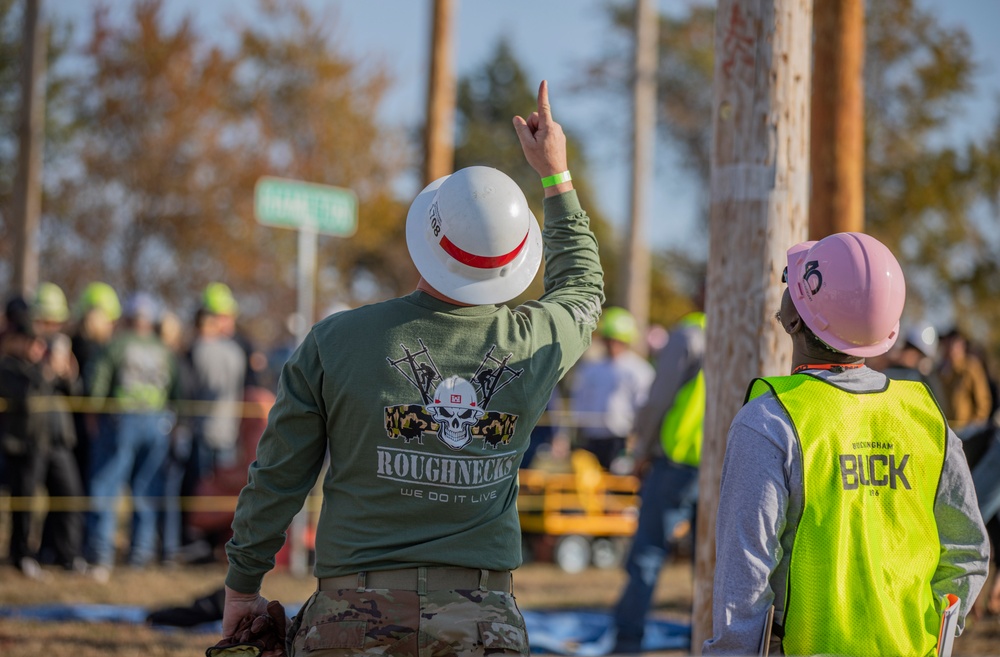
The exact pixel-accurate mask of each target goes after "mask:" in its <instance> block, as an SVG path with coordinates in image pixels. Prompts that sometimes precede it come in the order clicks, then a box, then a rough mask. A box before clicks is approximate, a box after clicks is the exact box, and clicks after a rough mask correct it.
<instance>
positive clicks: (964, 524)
mask: <svg viewBox="0 0 1000 657" xmlns="http://www.w3.org/2000/svg"><path fill="white" fill-rule="evenodd" d="M782 281H783V282H786V281H787V283H788V288H787V289H786V290H785V291H784V295H783V296H782V299H781V308H780V310H779V311H778V314H777V315H776V319H777V320H778V321H779V322H780V323H781V327H782V328H783V329H784V330H785V332H786V333H788V335H789V336H790V337H791V340H792V374H791V375H790V376H779V377H767V378H762V379H755V380H754V381H752V382H751V384H750V387H749V390H748V393H747V402H746V404H745V405H744V406H743V408H742V409H741V410H740V411H739V413H738V414H737V415H736V417H735V419H734V420H733V422H732V425H731V426H730V429H729V435H728V438H727V447H726V456H725V462H724V464H723V470H722V485H721V489H720V496H719V515H718V519H717V526H716V569H715V591H714V598H713V610H712V621H713V632H714V635H713V637H712V638H711V639H709V640H708V641H706V642H705V644H704V646H703V651H702V653H703V654H705V655H737V654H738V655H747V654H767V650H768V649H770V651H771V652H773V653H777V652H778V650H780V651H781V652H782V653H783V654H787V655H815V654H836V655H865V656H866V657H872V656H877V655H896V656H898V655H935V654H937V647H938V634H939V630H940V627H941V612H942V611H943V610H944V608H945V606H946V604H947V603H946V596H948V595H955V596H958V598H960V600H961V604H960V609H959V621H958V629H957V631H958V632H961V630H962V628H963V627H964V623H965V615H966V614H967V613H968V611H969V609H970V608H971V607H972V604H973V603H974V602H975V599H976V596H977V595H978V594H979V591H980V589H981V588H982V586H983V584H984V582H985V579H986V574H987V569H988V564H987V560H988V558H989V543H988V539H987V536H986V530H985V528H984V526H983V521H982V517H981V516H980V513H979V509H978V507H977V502H976V494H975V490H974V488H973V483H972V477H971V475H970V474H969V468H968V464H967V462H966V459H965V456H964V454H963V450H962V444H961V442H960V440H959V439H958V437H957V436H956V435H955V433H954V432H953V431H952V430H951V429H950V428H949V427H948V426H947V424H946V421H945V419H944V415H943V413H942V412H941V410H940V407H939V406H938V404H937V401H936V400H935V399H934V396H933V394H932V393H931V392H930V390H929V389H928V388H927V386H926V385H925V384H923V383H920V382H914V381H899V380H891V379H888V378H887V377H886V376H885V375H884V374H882V373H880V372H877V371H875V370H873V369H870V368H869V367H866V366H865V360H864V359H865V358H871V357H874V356H878V355H880V354H883V353H885V352H886V351H888V350H889V348H890V347H892V345H893V343H894V342H895V341H896V338H897V336H898V333H899V318H900V315H901V314H902V309H903V302H904V299H905V293H906V290H905V283H904V280H903V274H902V271H901V269H900V267H899V264H898V262H897V261H896V259H895V257H894V256H893V255H892V253H891V252H890V251H889V249H888V248H886V247H885V246H884V245H883V244H881V243H880V242H878V241H877V240H875V239H874V238H872V237H869V236H867V235H864V234H861V233H838V234H835V235H831V236H829V237H826V238H824V239H822V240H820V241H819V242H805V243H802V244H798V245H796V246H794V247H792V248H791V249H789V251H788V254H787V267H786V269H785V275H784V276H783V277H782ZM772 606H773V622H772V621H771V620H770V615H769V614H770V612H771V611H772ZM768 633H770V634H768ZM767 636H769V637H770V640H769V641H767V642H766V644H765V645H763V646H762V644H764V641H763V639H764V638H765V637H767Z"/></svg>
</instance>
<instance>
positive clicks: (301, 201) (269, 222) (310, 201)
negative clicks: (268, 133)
mask: <svg viewBox="0 0 1000 657" xmlns="http://www.w3.org/2000/svg"><path fill="white" fill-rule="evenodd" d="M253 210H254V215H256V217H257V222H258V223H261V224H264V225H266V226H277V227H279V228H312V229H313V230H315V231H316V232H317V233H326V234H328V235H339V236H341V237H347V236H349V235H353V234H354V231H355V230H357V227H358V197H357V195H356V194H355V193H354V192H353V191H351V190H349V189H343V188H341V187H332V186H330V185H318V184H316V183H307V182H302V181H299V180H288V179H286V178H274V177H272V176H263V177H262V178H260V179H259V180H257V185H256V186H255V187H254V195H253Z"/></svg>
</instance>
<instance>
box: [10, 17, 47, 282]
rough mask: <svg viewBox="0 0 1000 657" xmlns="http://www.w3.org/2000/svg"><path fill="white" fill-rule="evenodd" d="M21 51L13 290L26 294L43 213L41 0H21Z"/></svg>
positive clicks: (43, 44)
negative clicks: (22, 8)
mask: <svg viewBox="0 0 1000 657" xmlns="http://www.w3.org/2000/svg"><path fill="white" fill-rule="evenodd" d="M24 5H25V6H24V40H23V42H22V51H21V112H20V126H19V128H18V140H19V145H18V156H17V175H16V177H15V179H14V199H13V200H14V220H13V224H14V280H13V289H14V290H15V291H17V292H19V293H21V294H25V295H27V294H29V293H30V292H31V291H32V290H34V289H35V287H36V286H37V285H38V243H37V240H38V224H39V220H40V216H41V212H42V146H43V142H44V140H45V63H46V62H45V52H46V38H45V29H44V27H43V23H42V21H41V20H39V14H40V11H41V7H40V5H41V0H25V3H24Z"/></svg>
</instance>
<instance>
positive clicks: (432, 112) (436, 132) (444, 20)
mask: <svg viewBox="0 0 1000 657" xmlns="http://www.w3.org/2000/svg"><path fill="white" fill-rule="evenodd" d="M454 15H455V0H434V11H433V26H432V28H431V62H430V79H429V80H428V84H427V127H426V128H425V129H424V184H425V185H426V184H428V183H431V182H433V181H435V180H437V179H438V178H440V177H441V176H446V175H448V174H449V173H452V171H453V170H454V168H455V71H454V65H453V63H452V23H453V22H454V21H453V19H454Z"/></svg>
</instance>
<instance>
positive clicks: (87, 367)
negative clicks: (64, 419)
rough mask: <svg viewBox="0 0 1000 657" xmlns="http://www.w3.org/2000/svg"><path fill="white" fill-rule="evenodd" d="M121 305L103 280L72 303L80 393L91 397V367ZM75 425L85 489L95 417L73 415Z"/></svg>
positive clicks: (88, 482) (88, 475) (99, 355)
mask: <svg viewBox="0 0 1000 657" xmlns="http://www.w3.org/2000/svg"><path fill="white" fill-rule="evenodd" d="M121 314H122V305H121V301H119V300H118V293H117V292H115V289H114V288H113V287H111V286H110V285H109V284H107V283H105V282H103V281H92V282H90V283H87V285H86V286H85V287H84V288H83V291H81V292H80V296H79V297H77V300H76V303H74V304H73V316H74V326H73V330H72V333H71V335H70V337H71V340H72V349H73V356H74V358H76V362H77V366H78V367H79V368H80V382H81V387H82V394H84V395H90V390H91V380H92V378H93V370H94V365H95V363H97V361H98V359H100V357H101V354H102V353H103V352H104V349H105V347H106V346H107V344H108V342H110V341H111V336H112V335H113V334H114V330H115V322H117V321H118V319H119V318H120V317H121ZM73 422H74V424H75V425H76V438H77V440H76V449H75V454H76V462H77V465H78V467H79V470H80V480H81V481H82V482H83V487H84V489H85V490H86V489H87V488H88V487H89V486H90V448H91V445H92V443H93V442H94V440H95V439H96V433H97V416H96V415H92V414H85V413H74V415H73Z"/></svg>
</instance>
